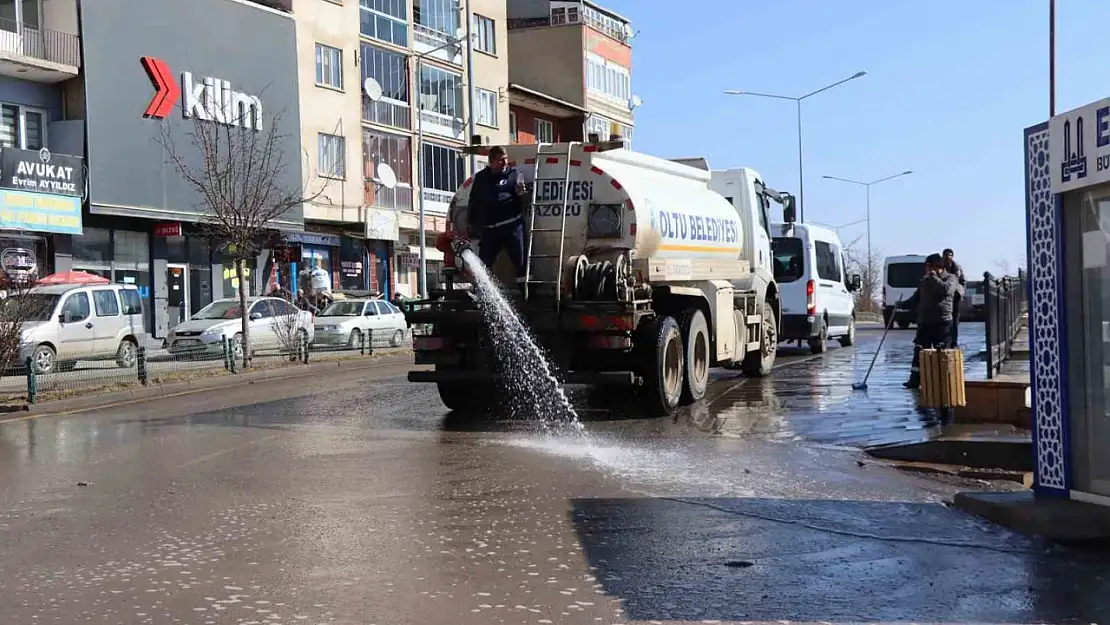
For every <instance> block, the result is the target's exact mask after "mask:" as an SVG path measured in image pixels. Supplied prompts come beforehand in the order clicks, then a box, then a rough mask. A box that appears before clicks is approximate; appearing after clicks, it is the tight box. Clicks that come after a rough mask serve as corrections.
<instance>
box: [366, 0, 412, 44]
mask: <svg viewBox="0 0 1110 625" xmlns="http://www.w3.org/2000/svg"><path fill="white" fill-rule="evenodd" d="M359 31H360V32H361V33H362V35H363V36H364V37H370V38H371V39H379V40H381V41H384V42H386V43H392V44H393V45H395V46H401V47H405V48H407V47H408V45H409V15H408V6H407V5H406V4H405V0H359Z"/></svg>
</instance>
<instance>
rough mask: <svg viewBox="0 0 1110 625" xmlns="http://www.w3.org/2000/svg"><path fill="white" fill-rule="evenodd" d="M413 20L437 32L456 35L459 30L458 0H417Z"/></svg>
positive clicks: (413, 6) (449, 35)
mask: <svg viewBox="0 0 1110 625" xmlns="http://www.w3.org/2000/svg"><path fill="white" fill-rule="evenodd" d="M412 21H413V22H415V23H417V24H420V25H421V26H423V27H425V28H428V29H430V30H434V31H436V32H439V33H442V34H445V35H447V36H448V37H454V36H455V35H456V34H457V33H458V32H459V2H458V0H415V1H414V2H413V5H412Z"/></svg>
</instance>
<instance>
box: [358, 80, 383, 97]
mask: <svg viewBox="0 0 1110 625" xmlns="http://www.w3.org/2000/svg"><path fill="white" fill-rule="evenodd" d="M362 90H363V92H365V93H366V97H368V98H370V101H371V102H377V101H378V100H381V99H382V86H381V85H379V84H378V81H376V80H374V79H373V78H367V79H366V80H364V81H363V82H362Z"/></svg>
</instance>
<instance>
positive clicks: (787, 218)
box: [782, 193, 798, 224]
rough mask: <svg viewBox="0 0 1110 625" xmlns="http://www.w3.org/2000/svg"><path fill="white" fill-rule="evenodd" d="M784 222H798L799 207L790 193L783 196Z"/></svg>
mask: <svg viewBox="0 0 1110 625" xmlns="http://www.w3.org/2000/svg"><path fill="white" fill-rule="evenodd" d="M782 220H783V221H784V222H786V223H788V224H792V223H794V222H795V221H798V206H797V204H796V203H795V200H794V196H793V195H790V194H789V193H783V194H782Z"/></svg>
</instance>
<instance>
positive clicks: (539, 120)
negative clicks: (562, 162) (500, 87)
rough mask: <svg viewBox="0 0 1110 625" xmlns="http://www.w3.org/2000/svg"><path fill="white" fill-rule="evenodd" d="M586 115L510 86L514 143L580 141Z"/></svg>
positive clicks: (574, 107)
mask: <svg viewBox="0 0 1110 625" xmlns="http://www.w3.org/2000/svg"><path fill="white" fill-rule="evenodd" d="M587 117H589V111H588V110H586V109H585V108H584V107H581V106H578V105H575V104H571V103H570V102H567V101H565V100H560V99H558V98H555V97H552V96H549V95H545V94H543V93H540V92H539V91H536V90H535V89H529V88H528V87H525V86H523V85H517V84H512V83H510V84H509V138H510V140H511V141H512V142H513V143H525V144H533V143H560V142H564V141H582V139H583V132H584V131H585V128H586V119H587Z"/></svg>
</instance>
